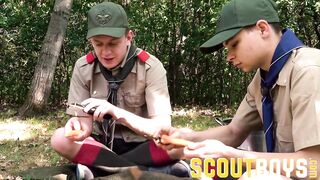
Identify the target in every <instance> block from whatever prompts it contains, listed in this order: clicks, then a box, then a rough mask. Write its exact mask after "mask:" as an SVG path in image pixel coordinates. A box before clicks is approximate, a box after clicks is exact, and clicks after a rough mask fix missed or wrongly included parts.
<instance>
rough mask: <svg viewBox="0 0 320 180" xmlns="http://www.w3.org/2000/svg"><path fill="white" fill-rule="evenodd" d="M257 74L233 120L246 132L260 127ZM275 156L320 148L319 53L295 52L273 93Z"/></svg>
mask: <svg viewBox="0 0 320 180" xmlns="http://www.w3.org/2000/svg"><path fill="white" fill-rule="evenodd" d="M260 81H261V78H260V72H259V71H258V72H257V73H256V75H255V77H254V78H253V80H252V82H251V83H250V85H249V86H248V90H247V94H246V96H245V98H244V99H243V101H242V102H241V104H240V106H239V109H238V110H237V113H236V115H235V117H234V119H233V120H234V121H235V122H236V123H244V124H247V125H248V126H246V127H247V128H250V129H254V128H257V127H258V126H260V127H261V123H262V120H261V119H262V102H261V99H262V95H261V92H260ZM271 94H272V99H273V107H274V129H275V138H276V141H275V142H276V147H275V151H276V152H294V151H298V150H301V149H304V148H307V147H311V146H315V145H319V144H320V50H318V49H312V48H300V49H298V50H295V51H293V53H292V55H291V57H290V58H289V59H288V62H287V63H286V64H285V66H284V67H283V69H282V70H281V72H280V74H279V78H278V80H277V82H276V84H275V86H274V87H273V88H272V91H271Z"/></svg>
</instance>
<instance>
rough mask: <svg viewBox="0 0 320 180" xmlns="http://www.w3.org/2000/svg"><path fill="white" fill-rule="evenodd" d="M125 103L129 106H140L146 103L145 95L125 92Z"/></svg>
mask: <svg viewBox="0 0 320 180" xmlns="http://www.w3.org/2000/svg"><path fill="white" fill-rule="evenodd" d="M124 103H125V105H126V106H128V107H132V108H139V107H141V106H143V105H144V104H145V103H146V99H145V95H144V94H131V93H125V95H124Z"/></svg>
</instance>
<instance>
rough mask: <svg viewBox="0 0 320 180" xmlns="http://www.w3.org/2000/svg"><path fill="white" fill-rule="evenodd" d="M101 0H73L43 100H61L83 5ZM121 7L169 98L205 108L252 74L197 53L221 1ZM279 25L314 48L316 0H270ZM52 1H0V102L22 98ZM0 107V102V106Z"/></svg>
mask: <svg viewBox="0 0 320 180" xmlns="http://www.w3.org/2000/svg"><path fill="white" fill-rule="evenodd" d="M99 2H102V1H93V0H82V1H80V0H74V1H73V6H72V13H71V16H70V18H69V23H68V28H67V31H66V36H65V40H64V44H63V46H62V48H61V52H60V55H59V59H58V62H57V66H56V69H55V74H54V79H53V84H52V89H51V94H50V96H49V101H48V103H49V105H50V106H59V105H63V104H64V103H65V102H66V99H67V94H68V88H69V82H70V78H71V73H72V69H73V65H74V63H75V61H76V60H77V59H78V58H79V57H81V56H83V55H85V54H86V53H87V52H89V51H90V49H91V47H90V46H89V44H88V43H87V40H86V39H85V36H86V28H87V22H86V15H87V11H88V10H89V9H90V7H92V6H93V5H94V4H96V3H99ZM113 2H117V3H119V4H122V5H123V6H124V8H125V9H126V10H127V13H128V16H129V21H130V22H129V24H130V26H131V28H132V29H133V30H134V31H135V33H136V37H135V43H136V44H137V45H138V46H139V47H141V48H144V49H145V50H147V51H148V52H150V53H151V54H154V55H155V56H157V57H158V58H159V59H160V60H161V61H162V62H163V64H164V65H165V68H166V69H167V73H168V82H169V90H170V96H171V101H172V104H173V105H182V106H186V105H200V106H207V107H212V108H220V107H221V106H234V105H237V104H238V103H239V102H240V101H241V99H242V98H243V95H244V93H245V92H246V86H247V85H248V83H249V82H250V80H251V78H252V73H251V74H245V73H242V72H240V71H239V70H238V69H236V68H234V67H232V66H231V65H230V64H228V63H227V62H226V61H225V60H224V59H225V56H224V51H223V50H221V51H219V52H217V53H214V54H209V55H204V54H201V53H200V51H199V49H198V47H199V46H200V45H201V44H202V43H203V42H205V41H206V40H207V39H208V38H210V37H211V36H212V35H213V33H214V30H215V21H216V18H217V17H218V13H219V11H220V9H221V6H222V5H223V4H224V3H225V2H226V0H214V1H213V0H148V1H147V0H144V1H141V0H113ZM276 2H277V3H278V5H279V6H278V9H279V11H280V15H281V18H282V20H283V22H282V23H283V26H284V27H289V28H291V29H293V30H294V31H295V32H296V33H298V35H299V37H300V38H301V39H302V40H303V41H304V42H305V44H306V45H309V46H311V47H317V48H319V47H320V25H319V24H320V21H319V19H320V2H318V1H317V0H306V1H299V0H277V1H276ZM53 6H54V0H47V1H44V0H34V1H27V0H20V1H17V0H2V1H1V2H0V48H1V51H0V74H1V76H0V106H1V105H14V106H21V105H22V104H23V103H24V101H25V100H26V96H27V93H28V90H29V89H30V87H31V82H32V78H33V74H34V71H35V69H36V68H35V67H36V64H37V62H38V61H39V55H40V51H41V46H42V42H43V40H44V38H45V34H46V31H47V28H48V25H49V20H50V14H51V12H52V9H53ZM0 110H1V108H0Z"/></svg>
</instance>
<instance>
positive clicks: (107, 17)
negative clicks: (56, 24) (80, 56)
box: [87, 2, 128, 39]
mask: <svg viewBox="0 0 320 180" xmlns="http://www.w3.org/2000/svg"><path fill="white" fill-rule="evenodd" d="M127 29H128V18H127V14H126V12H125V11H124V9H123V8H122V6H120V5H119V4H115V3H112V2H103V3H101V4H98V5H96V6H94V7H93V8H91V9H90V11H89V12H88V33H87V39H89V38H90V37H92V36H96V35H107V36H112V37H117V38H119V37H121V36H122V35H124V33H125V32H126V30H127Z"/></svg>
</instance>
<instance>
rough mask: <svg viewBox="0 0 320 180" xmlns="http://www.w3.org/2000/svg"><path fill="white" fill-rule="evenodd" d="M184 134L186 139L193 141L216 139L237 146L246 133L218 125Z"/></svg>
mask: <svg viewBox="0 0 320 180" xmlns="http://www.w3.org/2000/svg"><path fill="white" fill-rule="evenodd" d="M185 136H186V139H187V140H190V141H193V142H200V141H204V140H207V139H216V140H219V141H221V142H223V143H224V144H226V145H228V146H232V147H238V146H239V145H240V144H241V143H242V142H243V141H244V139H245V138H246V136H247V135H245V134H242V135H241V134H239V133H238V132H237V131H236V130H233V129H232V128H231V127H230V126H219V127H215V128H210V129H208V130H205V131H194V132H192V133H187V134H186V135H185Z"/></svg>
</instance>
